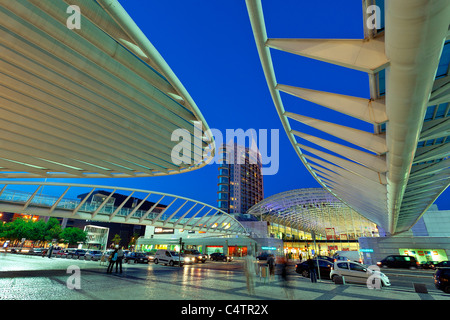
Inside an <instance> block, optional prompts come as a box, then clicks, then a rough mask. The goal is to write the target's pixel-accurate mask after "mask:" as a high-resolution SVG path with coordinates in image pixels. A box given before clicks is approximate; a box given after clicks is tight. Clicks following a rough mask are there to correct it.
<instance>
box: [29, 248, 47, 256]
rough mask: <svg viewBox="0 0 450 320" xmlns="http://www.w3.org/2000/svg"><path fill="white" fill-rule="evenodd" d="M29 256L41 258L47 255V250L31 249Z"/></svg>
mask: <svg viewBox="0 0 450 320" xmlns="http://www.w3.org/2000/svg"><path fill="white" fill-rule="evenodd" d="M28 253H29V254H32V255H33V256H41V255H43V254H46V253H47V249H42V248H31V249H30V250H29V251H28Z"/></svg>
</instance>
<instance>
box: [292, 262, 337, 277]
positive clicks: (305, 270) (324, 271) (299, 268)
mask: <svg viewBox="0 0 450 320" xmlns="http://www.w3.org/2000/svg"><path fill="white" fill-rule="evenodd" d="M313 261H314V267H315V268H316V272H317V259H314V260H313ZM331 267H333V263H332V262H330V261H328V260H322V259H319V270H320V278H321V279H330V272H331ZM295 272H297V273H298V274H301V275H302V276H303V277H305V278H309V267H308V261H304V262H302V263H299V264H296V265H295Z"/></svg>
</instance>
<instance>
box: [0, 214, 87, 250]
mask: <svg viewBox="0 0 450 320" xmlns="http://www.w3.org/2000/svg"><path fill="white" fill-rule="evenodd" d="M0 238H2V239H9V240H12V241H13V242H14V241H15V242H18V241H20V240H21V239H24V238H25V239H27V240H32V241H49V242H50V241H52V240H54V239H56V241H61V240H64V242H66V243H69V244H76V243H78V242H85V241H86V238H87V234H86V232H84V231H83V230H81V229H78V228H65V229H64V230H63V229H62V228H61V225H60V223H59V221H58V219H56V218H53V217H52V218H50V219H48V221H47V222H45V221H44V220H38V221H32V220H29V219H25V218H17V219H14V220H13V221H11V222H7V223H4V224H0Z"/></svg>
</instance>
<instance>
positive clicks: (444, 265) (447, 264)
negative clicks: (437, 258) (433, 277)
mask: <svg viewBox="0 0 450 320" xmlns="http://www.w3.org/2000/svg"><path fill="white" fill-rule="evenodd" d="M437 268H450V261H441V262H438V263H436V264H435V265H434V269H437Z"/></svg>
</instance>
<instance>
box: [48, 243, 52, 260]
mask: <svg viewBox="0 0 450 320" xmlns="http://www.w3.org/2000/svg"><path fill="white" fill-rule="evenodd" d="M52 253H53V245H51V246H50V249H49V250H48V257H49V258H51V257H52Z"/></svg>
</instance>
